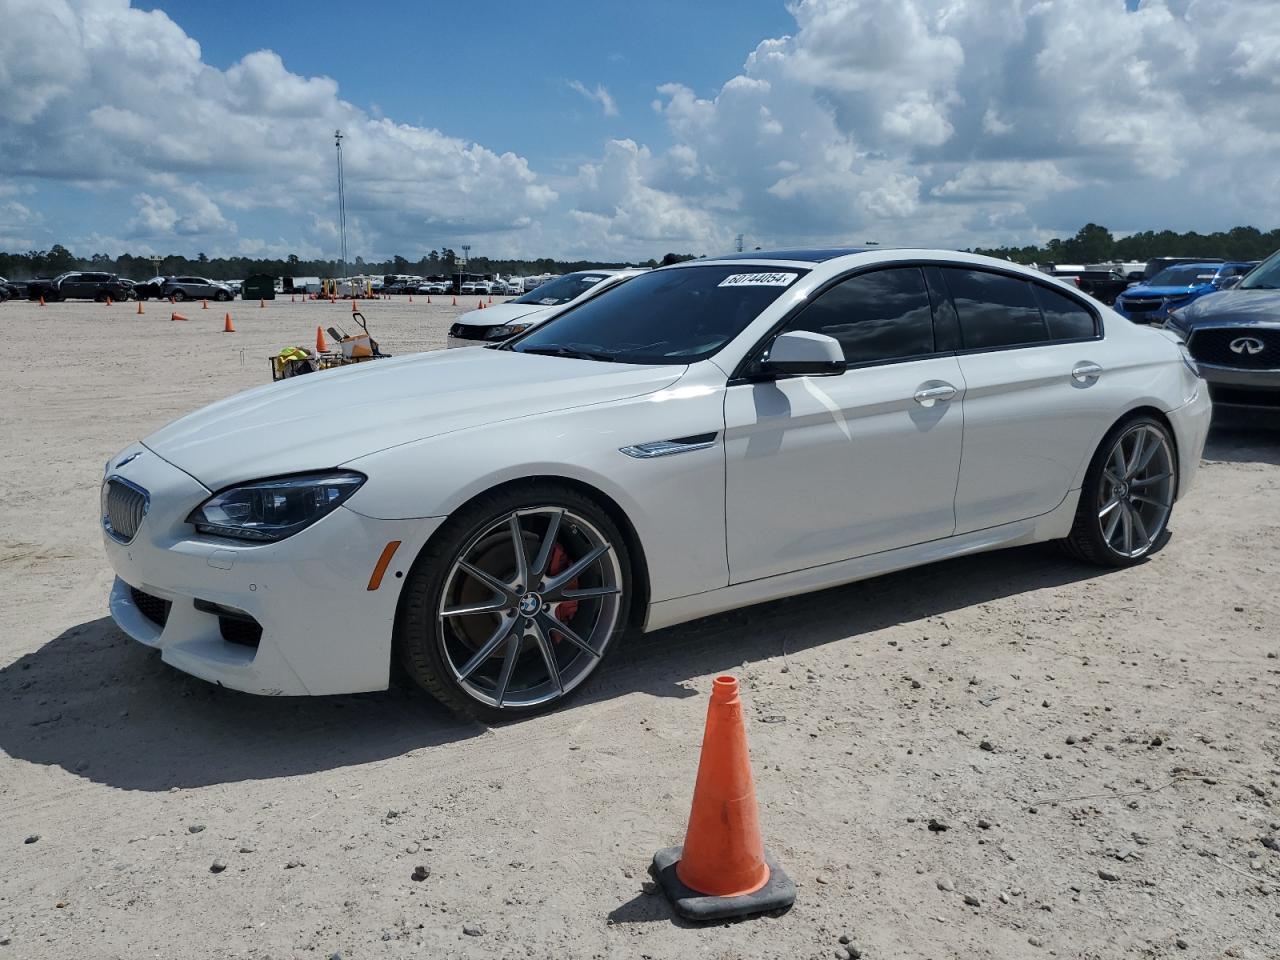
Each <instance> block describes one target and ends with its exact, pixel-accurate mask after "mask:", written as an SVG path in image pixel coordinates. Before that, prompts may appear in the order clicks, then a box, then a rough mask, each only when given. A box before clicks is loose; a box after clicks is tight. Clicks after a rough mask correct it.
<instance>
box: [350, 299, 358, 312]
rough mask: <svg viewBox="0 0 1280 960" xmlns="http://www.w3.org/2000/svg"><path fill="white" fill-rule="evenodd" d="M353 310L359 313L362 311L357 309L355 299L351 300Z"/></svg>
mask: <svg viewBox="0 0 1280 960" xmlns="http://www.w3.org/2000/svg"><path fill="white" fill-rule="evenodd" d="M351 312H352V313H359V312H360V311H358V310H357V309H356V302H355V301H354V300H352V301H351Z"/></svg>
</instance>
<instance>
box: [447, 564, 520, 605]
mask: <svg viewBox="0 0 1280 960" xmlns="http://www.w3.org/2000/svg"><path fill="white" fill-rule="evenodd" d="M458 569H459V570H462V571H463V572H464V573H466V574H467V575H468V576H469V577H472V578H473V579H475V580H479V581H480V582H481V583H483V584H484V585H485V586H486V587H488V588H489V589H490V590H492V591H493V592H494V593H497V594H501V595H502V596H504V597H506V598H507V599H508V600H510V601H512V602H513V603H514V602H515V601H516V600H517V599H518V598H517V597H516V594H515V591H514V590H512V589H511V587H509V586H508V585H507V584H505V583H503V582H502V581H501V580H499V579H498V578H497V577H495V576H493V575H492V574H489V573H485V572H484V571H483V570H481V569H480V568H479V567H477V566H474V565H473V564H470V563H467V561H465V560H459V561H458Z"/></svg>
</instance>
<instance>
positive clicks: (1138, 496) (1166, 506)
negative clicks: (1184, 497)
mask: <svg viewBox="0 0 1280 960" xmlns="http://www.w3.org/2000/svg"><path fill="white" fill-rule="evenodd" d="M1133 499H1134V500H1139V501H1141V502H1142V503H1149V504H1151V505H1152V506H1153V507H1159V508H1160V509H1162V510H1172V509H1173V504H1172V503H1165V502H1164V501H1163V500H1157V499H1155V498H1154V497H1145V496H1143V495H1142V494H1140V493H1135V494H1134V495H1133Z"/></svg>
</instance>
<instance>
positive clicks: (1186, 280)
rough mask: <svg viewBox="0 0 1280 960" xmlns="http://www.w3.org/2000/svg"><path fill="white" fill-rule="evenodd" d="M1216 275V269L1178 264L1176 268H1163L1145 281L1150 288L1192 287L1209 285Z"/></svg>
mask: <svg viewBox="0 0 1280 960" xmlns="http://www.w3.org/2000/svg"><path fill="white" fill-rule="evenodd" d="M1217 275H1218V268H1217V267H1211V266H1209V267H1206V266H1201V267H1197V266H1196V265H1195V264H1185V263H1183V264H1179V265H1178V266H1176V267H1165V268H1164V269H1163V270H1161V271H1160V272H1159V273H1157V274H1156V275H1155V276H1154V277H1152V278H1151V279H1150V280H1148V281H1147V285H1148V286H1151V287H1194V286H1196V285H1197V284H1201V283H1209V282H1210V281H1212V280H1213V278H1214V277H1216V276H1217Z"/></svg>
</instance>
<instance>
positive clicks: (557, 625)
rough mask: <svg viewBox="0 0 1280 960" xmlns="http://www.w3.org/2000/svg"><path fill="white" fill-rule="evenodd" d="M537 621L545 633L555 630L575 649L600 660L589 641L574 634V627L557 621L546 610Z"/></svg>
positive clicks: (539, 615)
mask: <svg viewBox="0 0 1280 960" xmlns="http://www.w3.org/2000/svg"><path fill="white" fill-rule="evenodd" d="M537 620H538V625H539V626H541V627H542V629H543V631H544V632H546V633H550V632H551V631H552V630H554V631H555V632H556V633H558V634H560V635H561V636H562V637H564V638H565V639H566V640H568V641H569V642H570V643H572V644H573V645H574V646H575V647H578V648H579V649H580V650H582V651H583V652H584V653H588V654H590V655H591V656H593V657H595V658H596V659H597V660H599V659H600V654H599V653H597V652H596V651H595V650H594V649H592V647H591V644H589V643H587V641H585V640H583V639H582V638H581V637H580V636H578V635H577V634H576V633H574V631H573V628H572V627H570V626H568V625H567V624H564V623H561V622H560V621H559V620H557V619H556V618H555V617H553V616H552V615H551V614H549V613H547V612H546V611H545V610H544V611H543V612H542V613H540V614H538V617H537Z"/></svg>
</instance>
